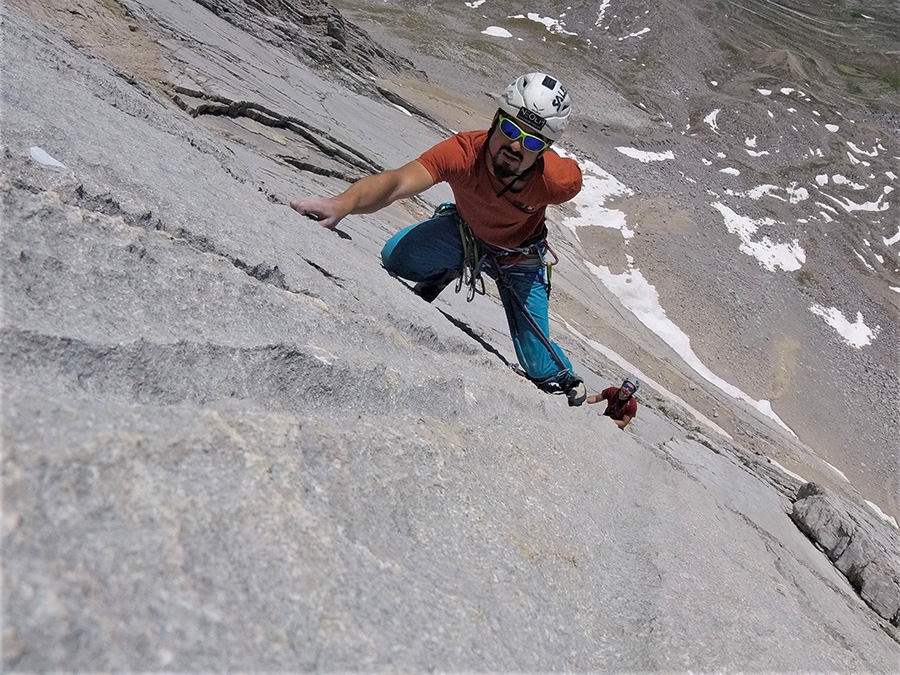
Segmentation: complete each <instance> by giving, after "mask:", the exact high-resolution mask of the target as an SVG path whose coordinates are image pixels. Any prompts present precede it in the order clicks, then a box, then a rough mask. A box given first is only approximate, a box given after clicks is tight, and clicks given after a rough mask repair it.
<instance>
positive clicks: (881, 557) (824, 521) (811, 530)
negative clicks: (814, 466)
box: [791, 483, 900, 626]
mask: <svg viewBox="0 0 900 675" xmlns="http://www.w3.org/2000/svg"><path fill="white" fill-rule="evenodd" d="M791 518H792V519H793V521H794V522H795V523H797V527H799V528H800V529H801V530H802V531H803V533H804V534H806V536H808V537H809V538H810V539H811V540H812V541H813V542H815V543H816V544H817V545H819V546H820V547H821V548H822V550H824V551H825V554H826V555H827V556H828V559H829V560H831V562H833V563H834V565H835V567H837V568H838V569H839V570H840V571H841V572H843V573H844V574H845V575H846V577H847V579H849V580H850V583H851V584H852V585H853V588H855V589H856V590H857V591H858V592H859V594H860V597H862V599H863V600H865V601H866V602H867V603H868V605H869V606H870V607H871V608H872V609H874V610H875V611H876V612H878V614H879V615H880V616H882V617H883V618H885V619H887V620H888V621H890V622H891V623H892V624H893V625H895V626H900V538H898V536H897V534H896V532H895V531H894V530H892V529H890V528H885V527H873V525H872V516H871V515H870V514H868V513H865V512H864V511H862V510H861V509H859V508H858V507H855V506H854V505H852V504H850V503H849V502H847V501H846V500H842V499H840V498H839V497H838V496H837V495H835V494H834V493H832V492H831V491H829V490H827V489H825V488H822V487H820V486H818V485H816V484H815V483H807V484H806V485H804V486H803V487H801V488H800V489H799V490H798V491H797V500H796V501H795V502H794V507H793V510H792V511H791Z"/></svg>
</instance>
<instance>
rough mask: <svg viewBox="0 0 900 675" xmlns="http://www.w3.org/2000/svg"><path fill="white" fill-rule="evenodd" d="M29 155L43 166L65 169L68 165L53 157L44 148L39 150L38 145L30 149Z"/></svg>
mask: <svg viewBox="0 0 900 675" xmlns="http://www.w3.org/2000/svg"><path fill="white" fill-rule="evenodd" d="M29 154H30V155H31V159H33V160H34V161H35V162H37V163H39V164H43V165H44V166H56V167H59V168H60V169H65V168H66V165H65V164H63V163H62V162H60V161H59V160H57V159H56V158H54V157H51V156H50V155H49V154H48V153H47V151H46V150H44V149H43V148H39V147H38V146H36V145H32V146H31V148H30V149H29Z"/></svg>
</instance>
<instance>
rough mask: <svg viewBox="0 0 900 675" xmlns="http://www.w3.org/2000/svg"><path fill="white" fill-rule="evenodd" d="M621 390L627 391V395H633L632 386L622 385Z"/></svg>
mask: <svg viewBox="0 0 900 675" xmlns="http://www.w3.org/2000/svg"><path fill="white" fill-rule="evenodd" d="M622 389H624V390H625V391H627V392H629V393H631V394H633V393H634V386H633V385H631V384H623V385H622Z"/></svg>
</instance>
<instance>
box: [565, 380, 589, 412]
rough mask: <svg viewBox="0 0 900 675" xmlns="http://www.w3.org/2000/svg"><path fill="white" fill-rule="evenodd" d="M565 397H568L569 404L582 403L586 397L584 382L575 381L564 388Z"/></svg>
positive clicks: (576, 404) (577, 404)
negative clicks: (570, 385) (572, 384)
mask: <svg viewBox="0 0 900 675" xmlns="http://www.w3.org/2000/svg"><path fill="white" fill-rule="evenodd" d="M566 398H567V399H569V405H570V406H573V407H574V406H579V405H581V404H582V403H584V399H586V398H587V389H586V388H585V386H584V382H581V381H579V382H577V383H576V384H575V385H574V386H573V387H571V388H569V389H567V390H566Z"/></svg>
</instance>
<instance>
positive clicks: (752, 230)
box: [712, 202, 806, 272]
mask: <svg viewBox="0 0 900 675" xmlns="http://www.w3.org/2000/svg"><path fill="white" fill-rule="evenodd" d="M712 206H713V208H715V209H716V210H717V211H718V212H719V213H720V214H722V217H723V218H724V219H725V227H726V229H727V230H728V231H729V232H730V233H731V234H736V235H738V237H740V239H741V245H740V250H741V252H743V253H746V254H748V255H751V256H753V257H754V258H756V260H757V261H758V262H759V263H760V265H762V266H763V267H764V268H765V269H767V270H768V271H770V272H774V271H775V269H776V268H777V267H780V268H781V269H783V270H785V271H788V272H790V271H794V270H799V269H800V268H801V267H802V266H803V263H805V262H806V253H805V252H804V251H803V249H802V248H801V246H800V242H798V241H797V240H796V239H794V240H793V241H792V242H791V243H788V244H779V243H776V242H774V241H772V240H771V239H770V238H769V237H767V236H764V237H762V239H760V240H758V241H754V240H753V238H752V237H753V235H755V234H756V231H757V230H758V229H759V226H760V225H777V224H778V222H777V221H775V220H773V219H771V218H761V219H759V220H753V219H752V218H749V217H747V216H741V215H738V214H737V213H735V212H734V211H733V210H732V209H731V208H729V207H728V206H725V205H724V204H721V203H719V202H715V203H713V204H712Z"/></svg>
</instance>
